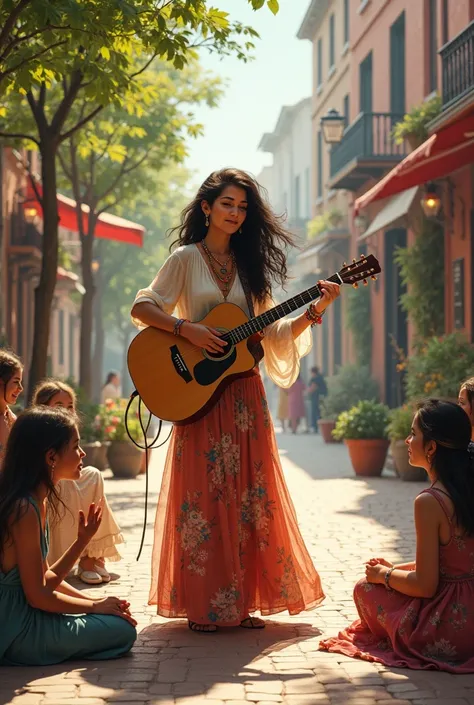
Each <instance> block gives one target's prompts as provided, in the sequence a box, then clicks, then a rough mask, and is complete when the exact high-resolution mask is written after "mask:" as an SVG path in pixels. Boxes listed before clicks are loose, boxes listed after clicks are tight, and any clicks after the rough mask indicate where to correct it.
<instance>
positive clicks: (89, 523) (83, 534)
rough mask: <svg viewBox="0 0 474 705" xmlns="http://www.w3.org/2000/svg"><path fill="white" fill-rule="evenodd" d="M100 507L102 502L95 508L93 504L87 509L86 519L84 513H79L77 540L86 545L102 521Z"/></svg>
mask: <svg viewBox="0 0 474 705" xmlns="http://www.w3.org/2000/svg"><path fill="white" fill-rule="evenodd" d="M102 506H103V500H102V499H101V500H100V502H98V504H97V506H96V505H95V504H94V502H93V503H92V504H91V505H90V507H89V512H88V514H87V519H86V516H85V514H84V512H83V511H82V510H81V511H80V512H79V527H78V529H77V538H78V539H79V540H81V541H83V542H84V543H86V544H88V543H89V541H90V540H91V538H92V537H93V536H94V534H96V533H97V531H98V529H99V526H100V523H101V521H102Z"/></svg>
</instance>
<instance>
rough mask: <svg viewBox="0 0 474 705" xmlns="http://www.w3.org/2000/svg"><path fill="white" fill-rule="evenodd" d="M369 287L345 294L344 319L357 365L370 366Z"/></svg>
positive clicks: (352, 290) (370, 325) (351, 290)
mask: <svg viewBox="0 0 474 705" xmlns="http://www.w3.org/2000/svg"><path fill="white" fill-rule="evenodd" d="M370 308H371V306H370V288H369V287H368V286H364V288H363V289H360V288H359V290H358V291H356V290H355V289H350V290H349V291H348V295H347V307H346V321H347V327H348V328H349V330H350V331H351V333H352V339H353V341H354V347H355V353H356V359H357V364H358V365H364V366H366V367H367V366H368V367H369V368H370V361H371V354H372V322H371V316H370Z"/></svg>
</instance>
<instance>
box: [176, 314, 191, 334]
mask: <svg viewBox="0 0 474 705" xmlns="http://www.w3.org/2000/svg"><path fill="white" fill-rule="evenodd" d="M183 323H189V321H188V319H187V318H178V319H177V321H176V323H175V324H174V328H173V335H179V332H180V330H181V326H182V325H183Z"/></svg>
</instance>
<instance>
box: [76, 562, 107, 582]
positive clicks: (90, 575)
mask: <svg viewBox="0 0 474 705" xmlns="http://www.w3.org/2000/svg"><path fill="white" fill-rule="evenodd" d="M76 575H77V577H78V578H79V580H82V582H83V583H86V584H87V585H101V584H102V583H103V582H104V581H103V580H102V578H101V576H100V575H99V573H97V572H96V571H95V570H84V569H83V568H81V566H80V565H79V566H78V567H77V573H76Z"/></svg>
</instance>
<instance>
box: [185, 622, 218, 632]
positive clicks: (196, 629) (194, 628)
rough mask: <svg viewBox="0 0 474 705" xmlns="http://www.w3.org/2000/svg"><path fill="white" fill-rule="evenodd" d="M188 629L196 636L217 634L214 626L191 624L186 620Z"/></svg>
mask: <svg viewBox="0 0 474 705" xmlns="http://www.w3.org/2000/svg"><path fill="white" fill-rule="evenodd" d="M188 627H189V628H190V630H191V631H192V632H196V633H198V634H215V633H216V632H217V627H216V625H215V624H199V623H198V622H192V621H191V620H190V619H188ZM209 627H210V628H209Z"/></svg>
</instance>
